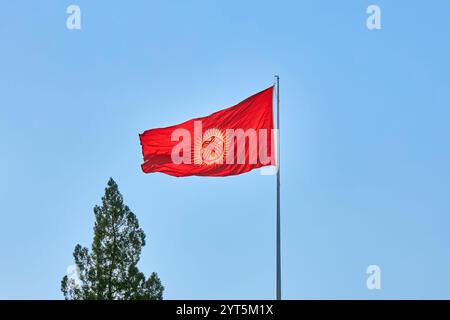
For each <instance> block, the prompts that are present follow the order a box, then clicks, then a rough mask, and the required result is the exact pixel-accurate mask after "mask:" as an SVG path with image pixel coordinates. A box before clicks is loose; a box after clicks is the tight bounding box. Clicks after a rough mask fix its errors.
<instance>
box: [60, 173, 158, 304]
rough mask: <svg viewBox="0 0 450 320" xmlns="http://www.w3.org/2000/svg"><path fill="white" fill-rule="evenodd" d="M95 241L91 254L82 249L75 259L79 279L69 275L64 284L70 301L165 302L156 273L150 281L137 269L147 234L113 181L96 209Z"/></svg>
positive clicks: (76, 252) (64, 292) (64, 289)
mask: <svg viewBox="0 0 450 320" xmlns="http://www.w3.org/2000/svg"><path fill="white" fill-rule="evenodd" d="M94 214H95V226H94V241H93V243H92V249H91V252H89V250H88V249H87V248H85V247H82V246H81V245H79V244H78V245H77V246H76V247H75V250H74V253H73V257H74V259H75V264H76V267H77V273H78V275H77V276H78V279H73V278H69V277H68V276H67V275H66V276H64V278H63V279H62V281H61V291H62V292H63V294H64V297H65V298H66V299H70V300H87V299H90V300H91V299H103V300H115V299H125V300H129V299H150V300H161V299H162V296H163V291H164V287H163V286H162V284H161V281H160V279H159V277H158V275H157V274H156V273H155V272H153V273H152V274H151V275H150V277H149V278H148V279H145V276H144V274H143V273H142V272H140V271H139V269H138V268H137V263H138V261H139V257H140V254H141V249H142V247H143V246H145V234H144V231H143V230H142V229H141V228H140V227H139V222H138V220H137V218H136V216H135V214H134V213H133V212H131V210H130V209H129V208H128V207H127V206H126V205H124V204H123V198H122V195H121V194H120V192H119V189H118V186H117V184H116V183H115V182H114V180H113V179H112V178H111V179H109V181H108V185H107V187H106V189H105V195H104V197H103V198H102V206H95V208H94Z"/></svg>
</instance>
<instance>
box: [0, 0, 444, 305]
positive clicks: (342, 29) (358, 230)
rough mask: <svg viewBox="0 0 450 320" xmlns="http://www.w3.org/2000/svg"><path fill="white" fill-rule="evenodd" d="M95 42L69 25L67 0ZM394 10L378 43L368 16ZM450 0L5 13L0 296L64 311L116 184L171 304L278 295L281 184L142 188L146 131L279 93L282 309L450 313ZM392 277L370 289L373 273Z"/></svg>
mask: <svg viewBox="0 0 450 320" xmlns="http://www.w3.org/2000/svg"><path fill="white" fill-rule="evenodd" d="M71 3H75V4H78V5H79V6H80V8H81V27H82V29H81V30H72V31H70V30H68V29H67V28H66V18H67V16H68V15H67V14H66V8H67V6H68V5H69V4H71ZM370 4H377V5H379V6H380V7H381V18H382V20H381V21H382V29H381V30H368V29H367V27H366V18H367V16H368V15H367V14H366V8H367V7H368V6H369V5H370ZM449 12H450V2H449V1H447V0H433V1H425V2H424V1H422V2H419V1H406V0H404V1H381V0H374V1H365V0H364V1H363V0H358V1H356V0H355V1H324V0H321V1H318V0H314V1H313V0H309V1H262V0H258V1H231V0H226V1H225V0H222V1H212V0H204V1H196V0H192V1H182V0H171V1H144V0H142V1H87V0H74V1H73V2H69V1H62V0H58V1H57V0H53V1H50V0H47V1H44V0H42V1H23V0H22V1H3V2H2V5H1V8H0V150H1V156H0V205H1V208H0V252H1V258H0V298H40V299H60V298H62V297H63V296H62V294H61V292H60V291H59V290H60V280H61V278H62V277H63V276H64V274H65V272H66V269H67V267H68V266H69V265H71V264H73V258H72V252H73V249H74V247H75V245H76V244H77V243H80V244H82V245H84V246H90V244H91V240H92V236H93V231H92V228H93V223H94V215H93V212H92V208H93V207H94V205H96V204H99V203H100V201H101V200H100V199H101V196H102V195H103V192H104V187H105V186H106V182H107V180H108V178H109V177H113V178H114V179H115V180H116V182H117V183H118V185H119V188H120V191H121V192H122V194H123V196H124V199H125V202H126V204H128V205H129V206H130V208H131V209H132V210H133V212H134V213H135V214H136V215H137V217H138V219H139V222H140V224H141V226H142V228H143V229H144V231H145V232H146V234H147V240H148V241H147V242H148V244H147V246H146V247H145V248H144V249H143V253H142V259H141V261H140V263H139V268H140V269H141V270H142V271H144V272H145V273H146V274H147V275H148V274H150V272H152V271H156V272H158V274H159V276H160V277H161V280H162V281H163V284H164V285H165V287H166V291H165V298H167V299H183V298H186V299H200V298H212V299H218V298H223V299H241V298H243V299H271V298H274V296H275V278H274V276H275V178H274V177H273V176H261V175H260V174H259V172H258V170H255V171H253V172H250V173H248V174H244V175H241V176H236V177H227V178H201V177H189V178H178V179H177V178H174V177H171V176H166V175H163V174H148V175H146V174H143V173H142V172H141V170H140V164H141V162H142V158H141V149H140V145H139V139H138V134H139V133H140V132H143V131H144V130H146V129H150V128H154V127H162V126H168V125H173V124H177V123H180V122H182V121H185V120H188V119H190V118H193V117H199V116H205V115H208V114H210V113H212V112H214V111H217V110H219V109H221V108H225V107H228V106H231V105H233V104H235V103H237V102H239V101H240V100H242V99H244V98H246V97H248V96H250V95H252V94H254V93H256V92H258V91H260V90H262V89H264V88H266V87H268V86H270V85H272V83H273V75H274V74H279V75H280V77H281V130H282V131H281V139H282V140H281V149H282V150H281V151H282V154H281V157H282V168H281V170H282V174H281V179H282V180H281V183H282V280H283V297H284V298H286V299H310V298H338V299H341V298H363V299H364V298H369V299H383V298H384V299H390V298H450V248H449V245H450V232H449V226H450V201H449V194H450V166H449V163H450V148H449V147H450V144H449V137H450V125H449V120H450V90H449V88H450V59H449V57H450V41H449V34H450V26H449V24H450V20H449V19H450V18H449ZM372 264H376V265H378V266H379V267H380V268H381V271H382V273H381V286H382V289H381V290H368V289H367V287H366V279H367V276H368V275H367V274H366V268H367V267H368V266H369V265H372Z"/></svg>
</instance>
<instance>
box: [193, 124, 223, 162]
mask: <svg viewBox="0 0 450 320" xmlns="http://www.w3.org/2000/svg"><path fill="white" fill-rule="evenodd" d="M226 149H227V144H226V136H225V134H224V133H223V132H222V131H221V130H220V129H216V128H212V129H208V130H206V131H205V132H204V133H203V137H198V138H197V139H196V140H195V141H194V163H195V164H205V165H212V164H223V163H225V155H226Z"/></svg>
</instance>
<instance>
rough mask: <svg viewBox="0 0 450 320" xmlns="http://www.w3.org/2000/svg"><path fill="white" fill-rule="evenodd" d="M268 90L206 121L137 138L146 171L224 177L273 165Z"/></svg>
mask: <svg viewBox="0 0 450 320" xmlns="http://www.w3.org/2000/svg"><path fill="white" fill-rule="evenodd" d="M272 100H273V87H270V88H268V89H266V90H263V91H261V92H259V93H257V94H255V95H253V96H251V97H249V98H247V99H245V100H244V101H242V102H240V103H238V104H237V105H235V106H232V107H229V108H227V109H223V110H220V111H217V112H215V113H213V114H211V115H209V116H207V117H202V118H196V119H192V120H188V121H186V122H183V123H181V124H178V125H175V126H171V127H166V128H159V129H151V130H147V131H145V132H144V133H142V134H140V135H139V138H140V140H141V145H142V154H143V157H144V163H143V164H142V170H143V171H144V172H145V173H151V172H162V173H166V174H169V175H172V176H176V177H184V176H192V175H196V176H228V175H237V174H241V173H245V172H248V171H250V170H252V169H255V168H260V167H262V166H267V165H275V155H274V153H275V146H274V130H273V111H272Z"/></svg>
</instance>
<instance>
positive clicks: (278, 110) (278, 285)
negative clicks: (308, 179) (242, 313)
mask: <svg viewBox="0 0 450 320" xmlns="http://www.w3.org/2000/svg"><path fill="white" fill-rule="evenodd" d="M275 79H276V89H277V131H278V132H277V156H278V157H277V163H276V165H277V226H276V228H277V231H276V238H277V240H276V241H277V244H276V256H277V267H276V273H277V275H276V279H277V291H276V292H277V300H281V244H280V242H281V239H280V222H281V221H280V220H281V217H280V167H281V166H280V77H279V76H275Z"/></svg>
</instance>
